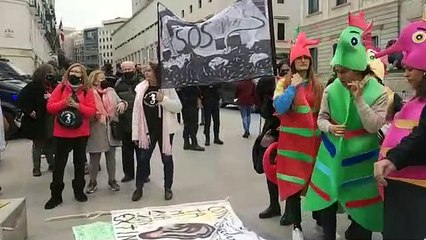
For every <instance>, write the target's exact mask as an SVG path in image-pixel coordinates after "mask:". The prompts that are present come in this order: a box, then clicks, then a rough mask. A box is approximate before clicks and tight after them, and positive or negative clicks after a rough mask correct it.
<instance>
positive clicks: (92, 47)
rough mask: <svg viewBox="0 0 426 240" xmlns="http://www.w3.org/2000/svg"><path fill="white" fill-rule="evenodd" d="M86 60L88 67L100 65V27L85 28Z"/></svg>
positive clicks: (84, 47)
mask: <svg viewBox="0 0 426 240" xmlns="http://www.w3.org/2000/svg"><path fill="white" fill-rule="evenodd" d="M83 51H84V62H82V63H83V64H84V65H85V66H86V67H88V68H97V67H98V66H99V59H100V54H99V28H98V27H95V28H86V29H84V30H83Z"/></svg>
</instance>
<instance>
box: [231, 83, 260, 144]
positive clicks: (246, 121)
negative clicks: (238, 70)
mask: <svg viewBox="0 0 426 240" xmlns="http://www.w3.org/2000/svg"><path fill="white" fill-rule="evenodd" d="M255 98H256V85H255V84H254V83H253V81H252V80H243V81H241V82H239V83H238V84H237V87H236V88H235V99H236V103H237V105H238V108H239V109H240V113H241V119H242V123H243V130H244V134H243V138H248V137H250V123H251V113H252V112H253V106H254V104H255V100H256V99H255Z"/></svg>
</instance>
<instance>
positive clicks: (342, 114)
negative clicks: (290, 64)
mask: <svg viewBox="0 0 426 240" xmlns="http://www.w3.org/2000/svg"><path fill="white" fill-rule="evenodd" d="M348 20H349V26H348V27H347V28H345V29H344V30H343V32H342V33H341V34H340V37H339V42H338V44H337V48H336V53H335V55H334V57H333V59H332V61H331V65H332V67H333V68H334V69H335V70H336V72H337V77H338V78H337V79H336V80H335V81H334V82H333V83H331V84H330V85H329V86H328V87H327V88H326V89H325V91H324V95H323V97H322V102H321V108H320V112H319V116H318V127H319V129H320V130H321V131H322V132H323V133H322V135H321V137H322V143H321V146H320V148H319V151H318V156H317V159H316V162H315V166H314V170H313V173H312V177H311V182H310V184H309V189H308V192H307V194H306V199H305V207H304V208H305V209H306V210H307V211H320V217H321V225H322V227H323V232H324V235H323V239H324V240H335V239H336V224H337V218H336V214H337V210H338V208H339V205H340V206H341V207H342V208H343V209H344V211H345V212H346V213H347V214H348V215H349V219H350V220H351V224H350V226H349V228H348V229H347V230H346V232H345V238H346V239H348V240H355V239H356V240H367V239H371V237H372V232H381V231H382V230H383V202H382V199H381V197H380V195H379V191H378V186H377V183H376V182H375V181H374V177H373V165H374V162H375V161H376V160H377V158H378V153H379V145H380V144H379V139H378V137H377V131H378V130H379V129H380V128H381V127H382V126H383V124H384V123H385V117H386V110H387V94H386V92H385V90H384V87H383V86H382V85H381V84H380V83H379V82H378V81H377V79H376V78H375V77H373V74H372V72H371V70H370V68H369V67H368V63H367V51H366V47H365V41H366V36H367V35H368V34H370V31H371V29H372V25H371V24H369V23H367V22H366V21H365V14H364V12H360V13H359V14H358V15H352V14H350V13H349V16H348Z"/></svg>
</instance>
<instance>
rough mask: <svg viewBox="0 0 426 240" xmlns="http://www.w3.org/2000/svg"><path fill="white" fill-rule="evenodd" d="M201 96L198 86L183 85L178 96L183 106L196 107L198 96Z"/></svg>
mask: <svg viewBox="0 0 426 240" xmlns="http://www.w3.org/2000/svg"><path fill="white" fill-rule="evenodd" d="M200 97H201V91H200V89H199V88H198V87H195V86H194V87H193V86H191V87H183V88H181V89H180V92H179V98H180V101H181V102H182V107H183V108H197V105H198V98H200Z"/></svg>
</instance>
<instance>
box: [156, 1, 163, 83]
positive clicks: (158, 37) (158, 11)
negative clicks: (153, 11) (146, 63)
mask: <svg viewBox="0 0 426 240" xmlns="http://www.w3.org/2000/svg"><path fill="white" fill-rule="evenodd" d="M160 4H161V3H160V2H157V61H158V67H159V69H160V72H159V73H158V75H159V77H160V79H157V81H160V88H161V85H162V81H161V78H162V77H161V75H162V74H161V72H162V71H163V66H162V64H161V47H160V41H161V21H160Z"/></svg>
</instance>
